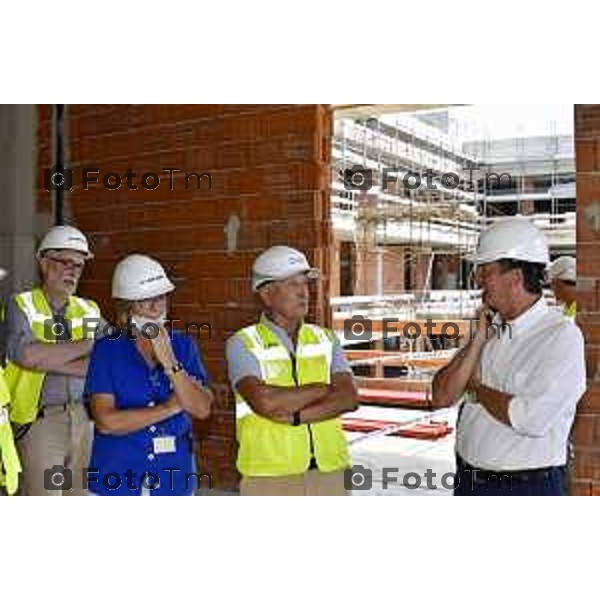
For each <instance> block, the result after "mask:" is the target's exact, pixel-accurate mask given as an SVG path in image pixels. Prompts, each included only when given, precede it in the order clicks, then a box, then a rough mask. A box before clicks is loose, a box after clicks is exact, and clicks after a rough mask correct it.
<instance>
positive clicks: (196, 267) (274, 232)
mask: <svg viewBox="0 0 600 600" xmlns="http://www.w3.org/2000/svg"><path fill="white" fill-rule="evenodd" d="M67 115H68V119H67V136H68V140H67V157H68V160H67V164H68V165H69V166H70V167H72V168H73V169H75V182H74V186H75V189H74V190H73V191H72V192H71V193H67V206H66V214H67V215H69V216H70V219H69V220H70V222H71V223H72V224H74V225H76V226H78V227H80V228H81V229H82V230H83V231H85V232H86V233H87V234H88V235H89V236H90V238H91V242H92V245H93V248H94V252H95V254H96V260H95V261H94V262H93V263H92V264H91V265H90V268H89V271H86V275H85V278H84V281H83V284H82V290H81V292H82V293H83V294H86V295H89V296H91V297H94V298H97V299H98V300H99V301H100V302H101V304H102V306H103V308H104V310H105V311H106V312H107V313H109V314H110V307H111V300H110V278H111V274H112V270H113V268H114V265H115V263H116V262H117V261H118V260H119V259H121V258H122V257H123V256H125V255H126V254H128V253H131V252H143V253H148V254H150V255H152V256H154V257H156V258H157V259H158V260H160V261H161V262H162V263H164V265H165V266H166V267H167V268H168V270H169V272H170V274H171V275H172V277H173V278H174V280H175V283H176V285H177V291H176V292H175V294H174V297H173V304H172V316H173V318H176V319H180V320H181V321H182V322H194V323H209V324H210V325H211V328H212V340H211V339H208V333H207V332H202V333H201V334H200V346H201V349H202V354H203V356H204V359H205V362H206V364H207V366H208V369H209V371H210V375H211V377H212V379H213V381H214V382H216V383H217V384H220V385H221V388H220V389H221V398H220V406H219V408H217V410H216V411H215V414H214V415H213V417H212V418H211V419H210V421H209V422H208V423H204V424H202V425H198V427H197V433H198V440H199V454H200V460H201V466H202V470H203V472H208V473H210V474H211V475H212V477H213V487H218V488H224V489H234V488H235V487H236V486H237V474H236V471H235V468H234V456H235V451H236V446H235V432H234V416H233V409H232V401H231V395H230V393H229V390H228V389H227V387H226V386H225V385H224V384H226V369H225V360H224V341H225V339H226V338H227V337H228V336H229V335H231V334H232V333H233V332H234V331H236V330H237V329H238V328H240V327H242V326H245V325H247V324H250V323H252V322H254V321H255V319H256V315H257V312H256V306H255V304H254V299H253V297H252V294H251V290H250V268H251V265H252V262H253V260H254V258H255V257H256V255H257V254H258V253H259V252H260V251H262V250H263V249H265V248H267V247H269V246H271V245H274V244H286V245H292V246H296V247H298V248H300V249H301V250H304V251H306V252H307V254H308V256H309V259H310V260H311V261H312V263H313V264H315V265H316V266H317V267H319V268H320V269H321V270H322V272H323V274H324V280H323V281H322V283H321V284H320V285H319V286H318V287H317V290H316V294H315V302H314V304H313V307H312V309H311V318H312V319H315V320H316V321H317V322H320V323H322V324H328V323H329V321H330V312H329V307H328V297H329V274H330V270H331V253H330V247H331V239H332V233H331V216H330V206H329V204H330V197H329V176H328V175H329V159H330V144H331V133H332V114H331V110H330V109H329V108H328V107H327V106H325V105H81V106H79V105H71V106H68V107H67ZM39 116H40V138H39V139H40V148H41V150H42V151H41V152H40V154H39V156H40V160H39V167H40V173H41V172H42V169H43V168H45V167H48V166H50V164H49V162H50V154H49V152H48V143H47V131H48V125H49V111H48V110H47V108H46V109H45V108H43V107H41V108H40V111H39ZM84 166H93V167H97V168H98V169H99V170H100V176H99V177H100V179H101V178H102V176H103V175H104V174H106V173H108V172H111V171H113V172H117V173H120V174H122V175H124V174H125V172H126V170H127V169H132V171H133V172H135V173H137V179H135V180H133V182H134V183H135V184H137V186H138V188H139V189H137V190H130V189H128V186H127V183H126V181H125V179H123V184H122V186H121V187H120V188H119V189H118V190H114V191H109V190H106V189H105V188H104V187H102V186H100V185H95V186H91V187H90V190H89V191H84V190H82V189H81V180H80V178H79V176H78V175H79V172H78V169H80V168H81V167H84ZM165 168H177V169H180V170H181V173H180V174H179V175H175V177H174V180H173V183H174V185H173V188H174V189H173V190H171V189H170V185H169V175H168V174H167V173H161V169H165ZM147 172H156V173H159V174H162V175H163V176H164V179H163V182H161V185H160V186H159V187H158V188H157V189H155V190H147V189H144V188H143V187H142V185H141V178H142V175H143V174H144V173H147ZM185 172H188V173H191V172H194V173H203V172H207V173H210V175H211V177H212V190H208V189H207V187H208V185H207V179H204V180H202V182H201V189H200V190H199V191H198V190H196V186H195V183H196V180H195V179H192V180H191V181H190V186H189V187H190V189H188V190H186V189H185V177H184V173H185ZM38 188H39V190H40V194H39V201H38V209H39V211H40V212H44V213H47V212H48V211H49V209H50V206H51V203H50V201H49V194H48V193H47V192H45V191H44V190H43V181H42V180H41V179H40V182H39V184H38ZM228 223H229V224H230V227H231V229H230V233H231V241H232V244H233V245H232V247H231V248H228V244H227V239H226V233H225V228H226V226H227V224H228ZM236 223H237V224H238V226H239V228H238V231H237V235H235V234H234V230H235V229H236ZM234 238H235V239H234Z"/></svg>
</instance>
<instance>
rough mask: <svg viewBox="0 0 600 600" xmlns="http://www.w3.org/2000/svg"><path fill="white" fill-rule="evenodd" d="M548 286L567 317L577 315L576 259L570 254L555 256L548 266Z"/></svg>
mask: <svg viewBox="0 0 600 600" xmlns="http://www.w3.org/2000/svg"><path fill="white" fill-rule="evenodd" d="M548 279H549V280H550V287H551V288H552V291H553V292H554V295H555V296H556V300H557V301H558V303H559V304H560V305H561V306H562V307H563V310H564V313H565V315H566V316H567V317H571V318H575V317H576V316H577V261H576V260H575V259H574V258H573V257H572V256H561V257H560V258H557V259H556V260H555V261H554V262H553V263H552V264H551V265H550V267H549V268H548Z"/></svg>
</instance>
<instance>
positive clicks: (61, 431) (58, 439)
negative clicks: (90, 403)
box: [17, 403, 92, 496]
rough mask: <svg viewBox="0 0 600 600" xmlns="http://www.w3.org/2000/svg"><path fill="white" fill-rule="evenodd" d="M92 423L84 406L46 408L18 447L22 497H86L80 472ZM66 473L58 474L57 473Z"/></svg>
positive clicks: (85, 462) (87, 454)
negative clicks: (21, 475)
mask: <svg viewBox="0 0 600 600" xmlns="http://www.w3.org/2000/svg"><path fill="white" fill-rule="evenodd" d="M91 438H92V427H91V422H90V420H89V418H88V416H87V412H86V410H85V408H84V407H83V405H81V404H79V403H77V404H72V405H69V406H67V407H66V408H65V407H62V406H54V407H53V406H47V407H46V408H45V410H44V416H43V417H42V418H40V419H38V420H37V421H36V422H35V423H33V425H32V426H31V429H30V430H29V431H28V432H27V434H26V435H25V437H24V438H22V439H20V440H18V442H17V447H18V450H19V454H20V456H21V463H22V465H23V486H22V488H21V494H22V495H24V496H85V495H86V490H85V489H84V483H85V482H84V476H83V469H87V467H88V464H89V459H90V446H91ZM61 469H65V470H68V471H66V472H65V473H63V474H61V473H60V470H61ZM69 471H70V474H69Z"/></svg>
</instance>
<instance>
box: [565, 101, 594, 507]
mask: <svg viewBox="0 0 600 600" xmlns="http://www.w3.org/2000/svg"><path fill="white" fill-rule="evenodd" d="M575 136H576V153H577V286H578V288H577V294H578V305H577V306H578V319H577V320H578V322H579V325H580V326H581V328H582V330H583V332H584V336H585V338H586V351H587V364H588V381H589V390H588V393H587V394H586V396H585V398H584V399H583V401H582V403H581V405H580V407H579V411H578V415H577V420H576V424H575V430H574V440H575V454H576V458H575V469H574V482H573V489H572V492H573V493H574V494H578V495H591V494H593V495H600V378H599V375H600V374H599V371H598V359H599V357H600V354H599V353H598V350H599V348H600V302H599V296H598V293H599V290H600V286H599V281H600V104H578V105H576V109H575ZM595 214H597V215H598V218H597V222H596V223H595V222H594V221H595V219H594V215H595Z"/></svg>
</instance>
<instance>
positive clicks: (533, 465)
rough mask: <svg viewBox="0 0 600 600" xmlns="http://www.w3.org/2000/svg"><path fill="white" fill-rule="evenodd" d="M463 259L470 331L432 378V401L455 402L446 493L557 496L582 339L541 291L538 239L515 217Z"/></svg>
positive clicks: (580, 383) (577, 392)
mask: <svg viewBox="0 0 600 600" xmlns="http://www.w3.org/2000/svg"><path fill="white" fill-rule="evenodd" d="M473 262H474V265H475V268H476V280H477V283H478V285H479V287H480V288H481V289H482V292H483V306H482V310H481V316H480V319H479V323H478V326H477V330H476V332H475V334H474V335H473V336H472V339H471V341H470V342H469V343H468V344H467V345H466V346H465V347H464V348H463V349H462V350H461V351H459V352H458V353H457V354H456V356H455V357H454V359H453V360H452V361H451V362H450V363H449V365H447V366H446V367H445V368H444V369H442V370H441V371H439V372H438V373H437V374H436V376H435V378H434V382H433V402H434V404H435V405H436V406H437V407H445V406H450V405H452V404H454V403H456V402H458V401H459V400H460V399H461V398H463V397H464V398H465V402H464V404H463V405H462V409H461V414H460V417H459V421H458V424H457V433H456V437H457V440H456V451H457V481H456V484H457V488H456V490H455V494H456V495H507V496H509V495H520V496H524V495H527V496H542V495H548V496H549V495H564V494H566V493H567V490H566V481H567V473H566V465H567V458H568V456H567V454H568V452H567V449H568V440H569V433H570V431H571V428H572V425H573V421H574V418H575V412H576V408H577V403H578V402H579V400H580V399H581V397H582V396H583V394H584V392H585V388H586V373H585V359H584V341H583V336H582V334H581V331H580V330H579V329H578V327H577V326H576V325H575V324H574V323H573V321H572V320H570V319H568V318H566V317H565V316H564V315H563V314H562V313H560V312H558V311H555V310H551V308H550V307H549V306H548V305H547V303H546V301H545V299H544V297H543V284H544V282H545V277H546V273H545V270H546V267H547V265H548V263H549V251H548V244H547V241H546V238H545V236H544V234H543V233H542V232H541V231H540V230H539V229H538V228H537V227H535V226H534V225H533V224H532V223H531V222H530V221H529V220H528V219H525V218H523V217H515V218H507V219H504V220H499V221H497V222H496V223H494V224H493V225H492V226H491V227H489V228H488V229H487V230H486V231H485V232H484V233H483V234H482V235H481V237H480V240H479V245H478V248H477V252H476V254H475V256H474V257H473ZM492 325H493V326H492Z"/></svg>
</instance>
